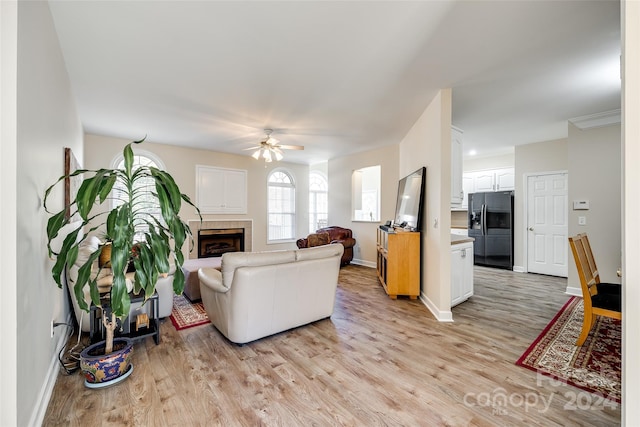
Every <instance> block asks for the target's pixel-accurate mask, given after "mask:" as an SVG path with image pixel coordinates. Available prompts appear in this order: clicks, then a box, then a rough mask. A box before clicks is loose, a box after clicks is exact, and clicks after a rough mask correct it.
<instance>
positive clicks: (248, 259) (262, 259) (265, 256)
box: [221, 250, 296, 288]
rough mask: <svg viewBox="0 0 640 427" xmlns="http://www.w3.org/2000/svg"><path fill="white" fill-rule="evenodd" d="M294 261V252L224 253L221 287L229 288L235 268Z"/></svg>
mask: <svg viewBox="0 0 640 427" xmlns="http://www.w3.org/2000/svg"><path fill="white" fill-rule="evenodd" d="M295 260H296V254H295V251H284V250H283V251H267V252H226V253H224V254H222V261H221V270H222V277H223V279H224V282H223V285H224V286H225V287H227V288H229V287H231V283H233V274H234V272H235V270H236V268H239V267H252V266H260V265H273V264H285V263H287V262H294V261H295Z"/></svg>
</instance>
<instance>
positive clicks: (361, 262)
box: [351, 258, 376, 268]
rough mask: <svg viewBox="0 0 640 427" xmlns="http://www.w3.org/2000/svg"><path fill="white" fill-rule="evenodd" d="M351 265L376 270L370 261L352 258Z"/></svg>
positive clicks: (373, 263)
mask: <svg viewBox="0 0 640 427" xmlns="http://www.w3.org/2000/svg"><path fill="white" fill-rule="evenodd" d="M351 264H356V265H361V266H363V267H369V268H376V263H375V262H371V261H365V260H363V259H357V258H354V259H352V260H351Z"/></svg>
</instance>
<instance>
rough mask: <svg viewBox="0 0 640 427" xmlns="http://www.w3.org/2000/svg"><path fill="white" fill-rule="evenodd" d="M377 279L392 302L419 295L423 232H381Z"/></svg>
mask: <svg viewBox="0 0 640 427" xmlns="http://www.w3.org/2000/svg"><path fill="white" fill-rule="evenodd" d="M377 233H378V234H377V239H376V242H377V244H376V246H377V249H378V259H377V263H376V265H377V270H378V278H379V279H380V283H382V287H384V290H385V292H386V293H387V295H389V297H390V298H392V299H396V298H397V297H398V295H406V296H408V297H409V298H411V299H416V298H417V297H418V295H420V232H415V231H414V232H411V231H402V230H395V231H394V230H391V229H390V230H384V229H381V228H378V231H377Z"/></svg>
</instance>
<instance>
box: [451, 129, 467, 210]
mask: <svg viewBox="0 0 640 427" xmlns="http://www.w3.org/2000/svg"><path fill="white" fill-rule="evenodd" d="M462 133H463V132H462V131H461V130H460V129H458V128H456V127H453V126H452V127H451V206H460V204H461V203H462V199H463V198H464V190H463V188H462V186H463V184H462Z"/></svg>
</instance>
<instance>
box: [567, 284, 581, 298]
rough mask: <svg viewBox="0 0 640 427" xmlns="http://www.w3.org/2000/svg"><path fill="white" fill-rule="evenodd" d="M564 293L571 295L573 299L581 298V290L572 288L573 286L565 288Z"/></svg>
mask: <svg viewBox="0 0 640 427" xmlns="http://www.w3.org/2000/svg"><path fill="white" fill-rule="evenodd" d="M564 292H565V293H566V294H567V295H573V296H574V297H582V289H581V288H574V287H573V286H567V289H566V290H565V291H564Z"/></svg>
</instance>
